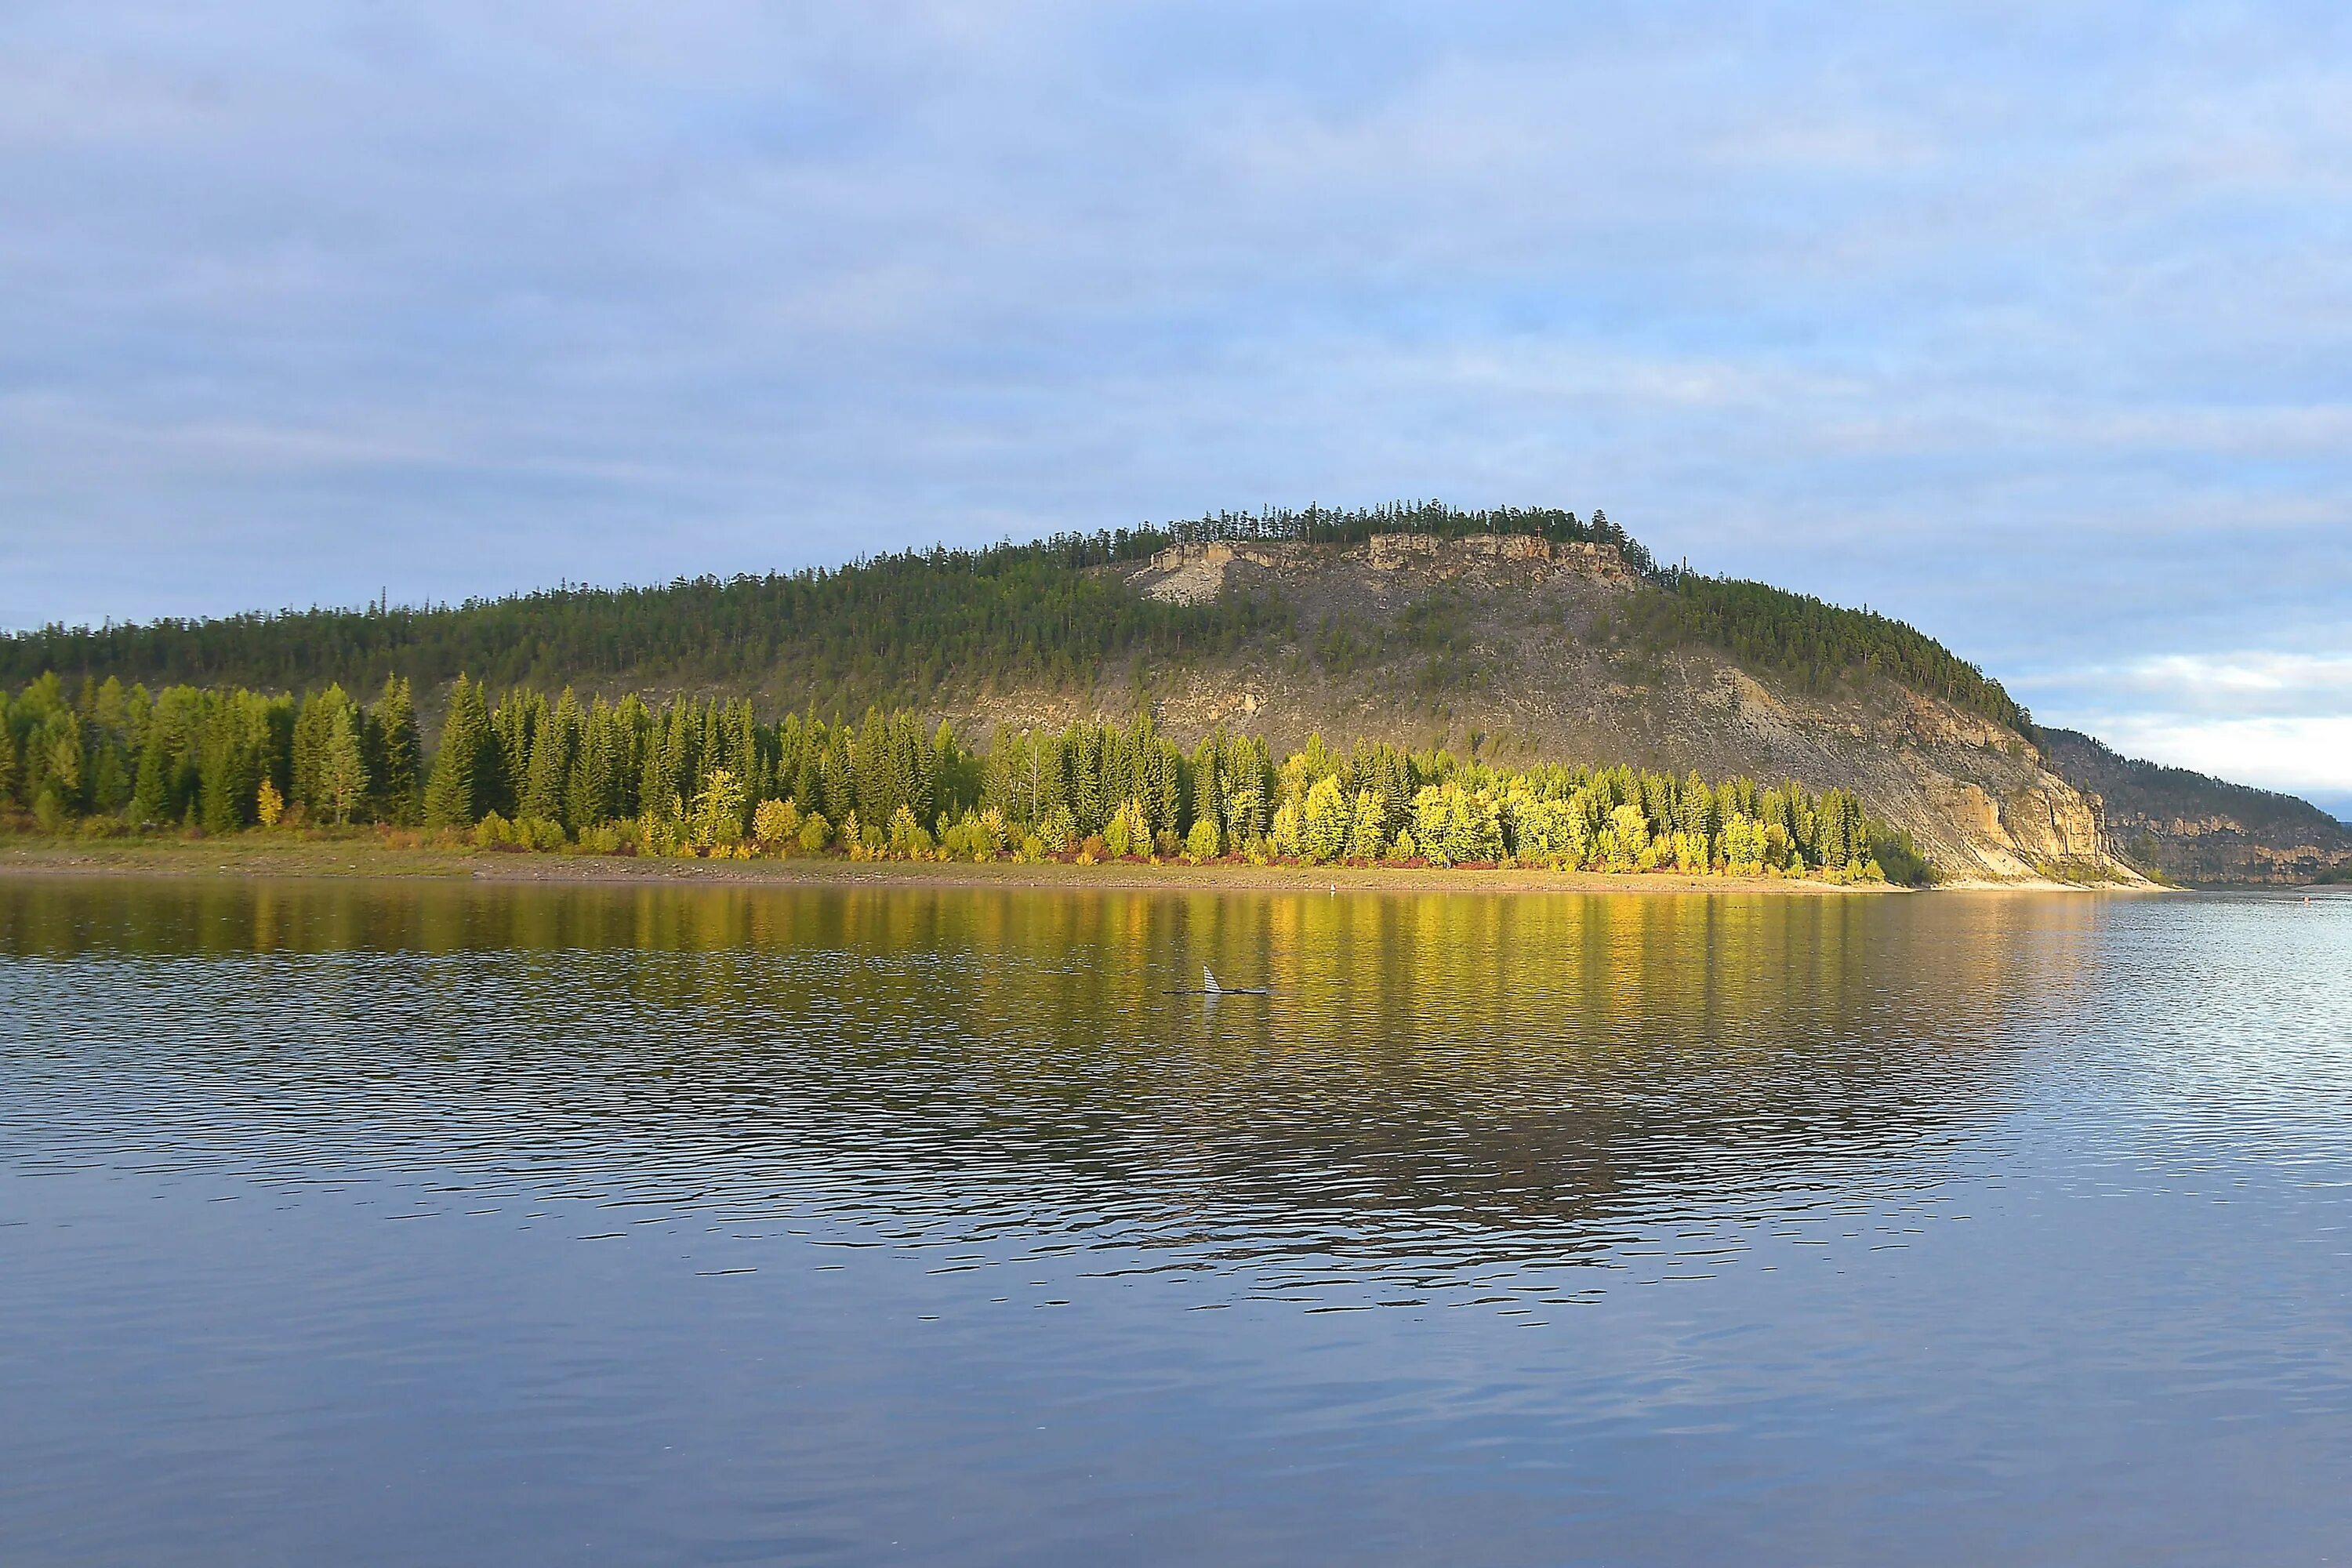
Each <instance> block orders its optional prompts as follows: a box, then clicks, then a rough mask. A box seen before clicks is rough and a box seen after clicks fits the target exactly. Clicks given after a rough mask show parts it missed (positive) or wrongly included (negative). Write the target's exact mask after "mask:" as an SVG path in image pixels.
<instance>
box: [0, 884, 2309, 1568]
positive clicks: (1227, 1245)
mask: <svg viewBox="0 0 2352 1568" xmlns="http://www.w3.org/2000/svg"><path fill="white" fill-rule="evenodd" d="M1204 964H1206V965H1210V966H1213V967H1214V969H1215V970H1216V973H1217V974H1218V976H1219V978H1220V979H1221V980H1222V981H1223V983H1224V984H1226V985H1228V986H1239V985H1265V986H1271V987H1272V988H1273V989H1274V994H1272V995H1269V996H1243V995H1228V996H1224V997H1222V998H1218V999H1215V1000H1210V999H1206V998H1203V997H1202V996H1200V995H1193V994H1171V988H1173V987H1181V986H1188V985H1190V986H1197V985H1198V984H1200V975H1201V971H1202V966H1203V965H1204ZM2347 1220H2352V899H2347V898H2344V897H2323V898H2315V899H2314V900H2311V901H2309V902H2308V903H2306V902H2305V901H2304V900H2302V899H2301V898H2300V897H2279V896H2248V897H2243V898H2232V897H2206V896H2183V897H2177V898H2147V897H2142V898H2129V897H2096V896H2091V895H2084V896H2079V897H2077V896H2052V895H2040V896H2032V895H2027V896H2003V895H1990V894H1988V895H1974V894H1965V893H1940V894H1933V895H1928V896H1923V897H1914V898H1853V899H1834V898H1820V899H1815V898H1773V897H1759V896H1692V897H1628V896H1622V895H1620V896H1607V895H1603V896H1575V895H1560V896H1549V895H1519V896H1502V897H1492V898H1486V897H1471V896H1461V895H1450V894H1446V895H1440V894H1432V895H1414V894H1380V895H1374V894H1360V895H1340V896H1333V895H1330V894H1328V893H1318V894H1298V895H1290V894H1234V895H1223V894H1217V895H1208V894H1203V895H1170V896H1162V895H1157V894H1146V893H1130V892H1114V891H1103V892H1098V893H1097V892H1084V891H1079V892H1071V891H1016V890H998V889H991V890H971V889H908V888H892V889H782V888H770V889H762V888H756V887H752V888H742V887H739V888H727V889H713V888H689V887H676V886H662V887H621V888H613V887H577V888H557V889H544V888H539V889H532V888H497V887H487V886H466V887H430V886H425V887H409V886H397V885H367V884H360V883H345V884H327V883H320V884H303V883H277V884H273V883H266V882H247V883H239V882H228V881H223V882H219V883H206V882H198V881H153V882H141V881H131V880H96V879H93V880H88V881H68V880H54V879H31V880H18V881H13V882H7V881H0V1561H5V1563H9V1564H12V1565H15V1568H33V1565H40V1564H63V1563H75V1564H80V1563H106V1564H115V1563H123V1564H130V1563H142V1564H144V1563H175V1564H215V1563H217V1564H224V1565H226V1564H237V1565H240V1568H251V1565H255V1564H276V1563H286V1564H297V1563H299V1564H313V1563H338V1564H373V1563H384V1564H394V1563H397V1564H417V1563H453V1564H455V1563H499V1564H508V1565H511V1564H522V1563H564V1564H607V1563H609V1564H646V1563H769V1562H779V1563H881V1562H890V1563H1350V1564H1357V1563H1445V1564H1471V1563H1496V1564H1518V1563H1588V1562H1589V1563H1857V1564H1860V1563H1872V1564H1875V1563H1953V1564H1963V1563H1965V1564H1981V1563H1989V1562H2000V1563H2012V1564H2013V1563H2136V1564H2146V1563H2235V1564H2252V1563H2298V1564H2299V1563H2318V1562H2324V1561H2328V1560H2331V1557H2332V1558H2333V1560H2338V1561H2340V1560H2342V1559H2343V1557H2344V1556H2345V1555H2347V1552H2352V1484H2347V1478H2352V1230H2348V1229H2347Z"/></svg>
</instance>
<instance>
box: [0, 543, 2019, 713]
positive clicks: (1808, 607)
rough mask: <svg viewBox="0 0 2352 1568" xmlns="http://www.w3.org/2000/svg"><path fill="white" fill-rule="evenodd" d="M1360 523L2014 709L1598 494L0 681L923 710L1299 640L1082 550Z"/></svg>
mask: <svg viewBox="0 0 2352 1568" xmlns="http://www.w3.org/2000/svg"><path fill="white" fill-rule="evenodd" d="M1381 533H1425V534H1436V535H1441V536H1462V535H1468V534H1477V533H1524V534H1539V535H1541V536H1543V537H1545V538H1547V539H1549V540H1552V541H1553V542H1591V543H1600V544H1605V545H1608V546H1611V547H1612V548H1613V549H1615V550H1616V551H1617V552H1619V553H1620V554H1621V555H1622V557H1623V559H1624V560H1625V562H1626V563H1627V565H1628V566H1629V567H1630V568H1631V569H1632V570H1633V572H1634V573H1635V574H1636V575H1637V577H1638V578H1639V579H1640V580H1641V581H1642V583H1643V592H1641V593H1639V594H1637V595H1634V597H1633V600H1632V601H1631V602H1630V604H1629V605H1628V607H1627V617H1628V621H1629V623H1630V625H1631V626H1632V628H1633V630H1634V631H1635V632H1636V633H1637V634H1638V635H1640V636H1641V637H1643V638H1645V639H1646V640H1648V641H1650V642H1651V643H1653V644H1655V645H1659V646H1668V645H1672V644H1675V643H1678V642H1689V643H1696V644H1701V645H1706V646H1710V647H1719V648H1722V649H1724V650H1726V651H1727V652H1729V653H1731V654H1732V655H1734V656H1735V657H1736V658H1740V659H1742V660H1743V661H1747V662H1749V663H1752V664H1755V665H1758V666H1761V667H1764V668H1771V669H1775V670H1778V671H1780V672H1782V673H1783V674H1784V675H1786V676H1788V677H1790V678H1792V679H1796V680H1797V681H1798V682H1800V683H1801V684H1802V685H1804V686H1806V687H1808V688H1809V689H1820V688H1822V687H1823V686H1825V685H1827V684H1829V683H1831V682H1833V681H1836V680H1839V679H1848V678H1853V677H1864V678H1868V677H1874V676H1876V677H1885V678H1887V679H1895V680H1898V681H1901V682H1903V683H1904V684H1906V685H1908V686H1911V687H1913V688H1915V689H1919V690H1922V691H1925V692H1928V693H1931V694H1933V695H1937V696H1939V697H1943V698H1945V699H1947V700H1950V701H1951V702H1953V703H1955V704H1956V705H1958V706H1959V707H1961V708H1964V709H1967V710H1969V711H1972V712H1975V713H1978V714H1980V715H1982V716H1983V717H1985V718H1988V719H1991V720H1993V721H1997V722H2000V723H2003V724H2007V725H2010V726H2011V727H2012V728H2020V729H2021V728H2023V727H2024V726H2025V725H2026V724H2027V723H2029V722H2030V721H2029V720H2028V718H2027V716H2026V714H2025V712H2024V711H2023V710H2021V708H2019V707H2018V705H2017V704H2016V703H2015V702H2013V701H2011V699H2010V697H2009V694H2008V693H2007V692H2006V691H2004V690H2002V689H2001V687H2000V683H1999V682H1997V681H1994V680H1991V679H1988V678H1987V677H1986V676H1985V675H1984V673H1983V672H1982V671H1981V670H1979V669H1978V668H1976V667H1975V666H1974V665H1971V664H1969V663H1968V662H1967V661H1965V660H1963V659H1961V658H1958V657H1957V656H1955V655H1954V654H1952V653H1951V652H1950V651H1949V650H1948V649H1947V648H1945V647H1943V646H1942V645H1941V644H1939V643H1937V642H1936V641H1935V640H1934V639H1933V638H1930V637H1927V636H1925V635H1923V634H1922V633H1920V632H1918V631H1916V630H1915V629H1914V628H1912V627H1911V626H1907V625H1905V624H1904V623H1902V622H1900V621H1896V620H1893V619H1890V618H1888V617H1886V616H1878V615H1873V614H1871V613H1869V612H1867V611H1861V610H1852V609H1846V608H1843V607H1841V606H1838V605H1829V604H1825V603H1823V602H1822V601H1821V600H1819V599H1815V598H1811V597H1808V596H1806V595H1798V594H1791V593H1788V592H1786V591H1784V590H1782V589H1779V588H1774V587H1770V586H1769V585H1767V584H1760V583H1749V582H1738V581H1731V580H1727V579H1722V578H1715V577H1707V576H1704V575H1701V574H1696V573H1693V572H1690V571H1689V570H1687V569H1686V568H1682V567H1674V566H1664V565H1661V564H1660V563H1657V562H1656V561H1655V560H1654V559H1653V558H1652V556H1651V554H1650V552H1648V551H1647V550H1646V549H1644V548H1643V546H1642V545H1641V544H1640V543H1639V542H1637V541H1635V540H1633V539H1632V538H1630V537H1629V536H1628V535H1627V534H1626V533H1625V531H1624V530H1622V528H1620V527H1618V526H1617V525H1616V524H1614V523H1612V522H1611V521H1609V520H1608V518H1607V516H1606V515H1605V514H1603V513H1601V512H1597V511H1596V512H1594V513H1592V514H1591V517H1589V518H1580V517H1578V516H1577V514H1576V513H1574V512H1572V511H1566V510H1554V509H1548V508H1499V509H1494V510H1462V509H1458V508H1453V507H1448V506H1444V505H1443V504H1441V503H1439V502H1435V501H1429V502H1422V503H1413V504H1404V503H1400V504H1395V505H1390V506H1384V507H1375V508H1366V509H1360V510H1349V511H1335V510H1325V509H1322V508H1316V507H1310V508H1307V509H1306V510H1265V511H1260V512H1255V513H1247V512H1220V513H1214V514H1211V515H1207V516H1203V517H1201V518H1198V519H1195V520H1192V521H1180V522H1171V523H1168V524H1164V525H1160V526H1147V527H1141V528H1137V529H1122V530H1117V531H1104V532H1099V533H1095V534H1063V535H1057V536H1055V537H1054V538H1051V539H1046V540H1042V541H1039V542H1034V543H1028V544H1013V543H1004V544H998V545H993V546H991V547H989V548H987V549H982V550H948V549H932V550H929V551H919V552H918V551H908V552H903V553H899V554H893V555H881V556H877V557H874V558H871V559H869V560H865V561H861V562H857V563H853V564H851V565H848V566H845V567H841V568H839V569H830V570H829V569H822V568H814V569H811V570H808V571H803V572H796V573H790V574H769V575H766V576H740V577H732V578H725V579H721V578H715V577H699V578H691V579H687V578H681V579H679V580H678V581H677V582H674V583H670V584H663V585H659V586H653V587H633V588H585V587H572V586H567V587H560V588H555V589H549V590H543V591H541V592H537V593H530V594H521V595H510V596H508V597H504V598H495V599H476V600H468V601H467V602H466V603H465V604H462V605H440V606H435V607H426V608H407V607H395V606H389V605H373V606H370V607H368V608H365V609H310V610H287V611H281V612H278V613H275V614H260V613H256V614H250V615H241V616H224V617H218V618H215V619H208V620H160V621H152V622H147V623H143V624H138V625H122V626H114V625H110V626H101V627H95V628H93V627H88V626H83V627H67V626H47V627H44V628H41V629H39V630H37V631H29V632H19V633H14V634H9V635H6V636H0V685H6V686H12V687H13V686H20V685H22V684H23V683H25V682H26V681H30V680H33V679H37V678H38V677H39V676H41V675H43V674H46V673H51V672H54V673H56V674H58V675H59V676H61V677H63V678H65V679H68V680H80V679H85V678H88V679H97V680H100V681H103V680H104V679H106V678H108V677H110V676H111V677H114V678H117V679H121V681H122V682H124V683H125V684H126V685H129V684H131V683H144V684H146V685H147V686H148V687H150V688H151V689H157V688H161V687H163V686H167V685H174V684H188V685H194V686H200V687H206V688H228V687H236V686H244V687H249V688H253V689H275V690H289V691H299V690H303V689H323V688H324V687H325V686H326V685H328V684H329V683H331V682H332V683H336V684H340V685H341V686H342V687H343V688H345V689H347V690H352V691H362V690H364V691H373V690H375V689H378V688H380V687H381V686H382V685H383V683H384V681H386V680H387V679H394V678H398V679H405V680H407V681H409V682H410V683H411V685H412V687H413V689H415V690H416V691H418V692H420V693H422V692H425V691H436V692H437V691H438V690H439V689H440V688H441V687H442V686H443V685H444V684H446V682H448V681H449V680H451V679H454V678H455V677H456V676H457V674H458V673H459V672H460V671H461V670H462V671H465V672H467V673H469V674H470V675H471V676H472V677H474V678H475V679H484V680H488V681H489V682H491V683H492V684H493V685H497V686H507V685H515V684H530V685H535V686H540V687H544V688H549V689H554V688H559V687H562V686H563V685H566V684H570V685H575V686H587V685H599V686H604V685H622V684H625V685H634V686H636V687H638V688H640V689H655V688H679V687H695V688H700V689H706V690H709V689H733V690H757V691H761V692H763V693H765V694H768V695H769V696H770V697H771V698H772V699H775V700H786V701H790V702H793V703H801V702H814V703H815V704H816V705H817V706H818V707H819V708H821V709H824V710H827V711H832V710H841V711H845V712H860V711H863V710H865V708H866V706H868V705H869V704H878V705H880V706H883V707H886V708H887V707H895V706H900V705H905V706H912V707H920V706H924V705H927V704H929V703H930V702H932V701H933V700H935V699H937V698H938V697H939V696H940V694H941V693H942V691H943V690H947V689H957V688H961V689H970V688H972V687H975V686H979V685H993V686H997V687H1000V688H1001V687H1004V686H1008V685H1013V684H1024V683H1031V684H1045V685H1062V686H1075V685H1079V684H1083V683H1086V682H1087V681H1090V680H1091V679H1094V677H1095V675H1096V674H1097V671H1098V670H1099V669H1100V668H1101V667H1102V665H1103V663H1104V662H1105V661H1106V660H1108V659H1113V658H1122V657H1129V656H1133V657H1141V658H1150V659H1154V660H1161V661H1166V660H1181V659H1183V658H1187V657H1188V656H1208V655H1213V654H1216V653H1220V652H1227V651H1230V650H1232V649H1233V648H1234V647H1236V646H1237V645H1238V644H1240V643H1241V642H1243V641H1244V639H1247V638H1251V637H1258V636H1262V635H1276V636H1293V637H1306V636H1308V635H1310V632H1311V628H1306V627H1302V626H1298V625H1297V624H1295V623H1296V618H1297V617H1296V615H1295V613H1294V612H1293V611H1292V609H1291V608H1290V607H1289V606H1287V605H1285V604H1283V603H1282V602H1281V600H1280V599H1279V598H1278V597H1276V596H1271V595H1250V594H1234V595H1223V596H1222V597H1220V598H1218V599H1216V600H1213V601H1212V602H1210V603H1207V604H1202V605H1177V604H1163V603H1160V602H1158V601H1155V600H1151V599H1147V598H1144V597H1142V596H1140V595H1137V594H1135V593H1134V592H1132V591H1131V590H1129V587H1128V586H1127V584H1124V583H1123V582H1120V581H1119V580H1118V579H1117V578H1116V577H1115V576H1112V575H1110V574H1105V573H1102V572H1099V571H1096V570H1093V569H1094V568H1097V567H1101V566H1105V565H1109V564H1112V563H1118V562H1128V561H1136V560H1140V559H1142V558H1144V557H1146V556H1149V555H1150V554H1151V553H1153V552H1157V551H1159V550H1161V549H1164V548H1166V547H1167V546H1168V545H1170V544H1171V543H1174V542H1180V541H1200V540H1213V539H1223V540H1274V541H1297V542H1308V543H1321V544H1347V543H1353V542H1360V541H1362V540H1365V539H1369V538H1370V537H1372V536H1373V535H1375V534H1381Z"/></svg>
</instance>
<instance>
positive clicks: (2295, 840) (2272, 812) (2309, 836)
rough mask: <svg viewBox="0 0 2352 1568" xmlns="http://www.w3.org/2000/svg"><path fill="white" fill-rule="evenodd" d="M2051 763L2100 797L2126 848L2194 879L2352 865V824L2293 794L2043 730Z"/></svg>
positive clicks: (2248, 877) (2302, 874) (2240, 879)
mask: <svg viewBox="0 0 2352 1568" xmlns="http://www.w3.org/2000/svg"><path fill="white" fill-rule="evenodd" d="M2042 743H2043V746H2044V748H2045V749H2046V752H2047V754H2048V756H2049V758H2050V764H2051V767H2052V768H2053V770H2054V771H2055V772H2056V773H2058V774H2059V776H2060V777H2062V778H2064V779H2065V780H2066V781H2067V782H2069V783H2070V784H2074V786H2075V787H2076V788H2077V789H2081V790H2085V791H2090V792H2094V793H2095V794H2097V795H2100V796H2101V797H2102V798H2103V799H2104V801H2105V805H2106V816H2107V825H2108V829H2109V831H2110V832H2111V833H2112V834H2113V836H2114V837H2115V839H2116V844H2117V845H2118V847H2120V849H2121V851H2122V852H2123V853H2124V854H2125V855H2126V856H2128V857H2129V858H2132V859H2133V860H2134V861H2135V862H2137V863H2138V864H2140V865H2142V866H2147V867H2150V868H2155V869H2157V870H2160V871H2162V872H2163V873H2164V874H2165V875H2166V876H2167V877H2169V878H2171V879H2174V880H2175V881H2180V882H2189V883H2246V882H2257V883H2260V882H2285V883H2294V882H2309V881H2313V880H2315V879H2320V878H2323V877H2337V878H2340V877H2342V876H2343V875H2344V874H2345V873H2346V872H2347V871H2352V828H2347V826H2345V825H2344V824H2343V823H2341V822H2338V821H2337V820H2336V818H2335V817H2333V816H2328V815H2327V813H2326V812H2324V811H2322V810H2320V809H2319V808H2318V807H2317V806H2315V805H2311V804H2310V803H2309V802H2308V801H2304V800H2298V799H2296V798H2295V797H2294V796H2293V795H2279V794H2275V793H2273V792H2272V791H2270V790H2262V789H2253V788H2250V787H2248V786H2247V785H2245V784H2230V783H2228V782H2226V781H2224V780H2221V779H2217V778H2211V777H2209V776H2207V775H2206V774H2204V773H2191V772H2189V770H2188V769H2186V768H2168V767H2165V766H2163V765H2162V764H2160V763H2145V762H2139V761H2137V760H2135V759H2133V758H2130V757H2123V756H2118V755H2116V753H2115V752H2112V751H2110V750H2108V749H2107V748H2106V747H2105V746H2104V745H2102V744H2100V743H2099V742H2097V741H2095V740H2093V739H2092V738H2091V737H2090V736H2088V735H2084V734H2082V733H2080V732H2078V731H2073V730H2044V731H2042Z"/></svg>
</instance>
